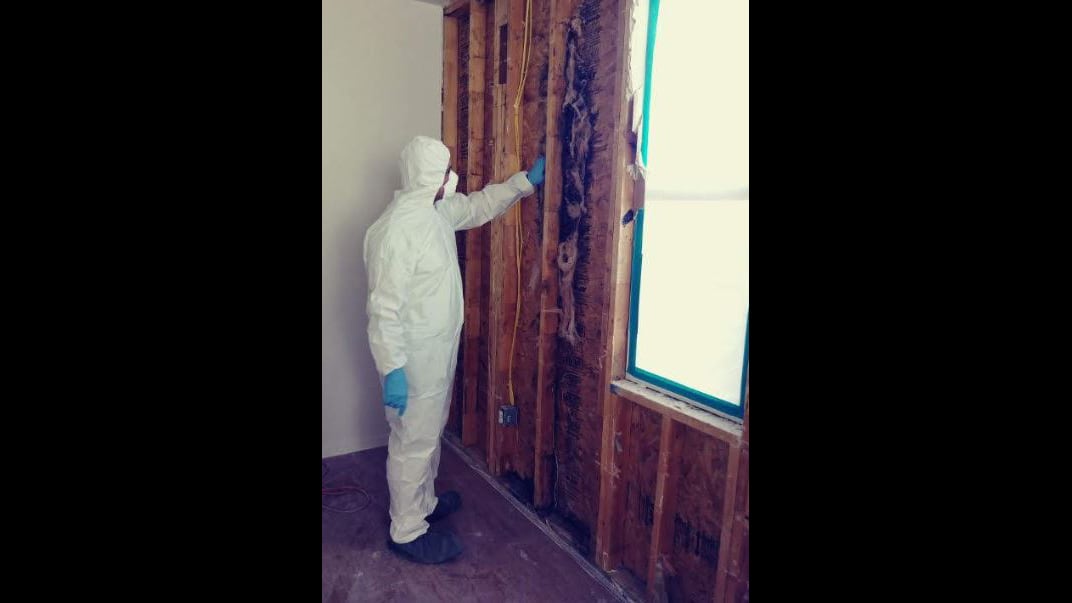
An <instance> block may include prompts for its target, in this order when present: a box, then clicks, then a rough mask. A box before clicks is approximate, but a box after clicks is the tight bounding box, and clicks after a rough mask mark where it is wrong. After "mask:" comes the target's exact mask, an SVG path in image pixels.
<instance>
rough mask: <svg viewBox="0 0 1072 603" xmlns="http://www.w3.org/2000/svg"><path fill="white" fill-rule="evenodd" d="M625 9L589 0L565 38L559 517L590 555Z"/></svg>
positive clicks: (613, 1) (597, 474)
mask: <svg viewBox="0 0 1072 603" xmlns="http://www.w3.org/2000/svg"><path fill="white" fill-rule="evenodd" d="M620 9H621V8H620V3H619V2H618V1H617V0H582V2H580V3H579V6H578V8H577V11H576V13H575V15H574V18H573V19H572V20H571V22H570V27H569V30H568V31H567V37H566V43H567V50H566V61H565V65H566V75H565V81H566V90H565V92H564V95H565V96H564V99H563V103H564V107H563V111H562V131H561V138H562V143H563V147H564V148H563V155H562V168H563V202H562V207H561V211H560V213H559V232H558V239H559V243H560V245H559V255H560V261H559V269H560V271H561V273H560V279H559V296H560V298H561V302H562V310H563V314H562V315H561V316H560V329H559V332H560V334H562V335H564V336H563V337H560V338H559V341H558V352H557V357H556V360H557V364H558V371H559V375H558V388H557V392H556V393H557V400H556V417H557V418H556V420H557V425H556V437H555V452H556V456H557V459H558V470H559V476H558V479H557V486H556V499H557V510H558V511H559V513H561V514H562V515H563V516H564V517H566V518H567V519H568V520H570V521H571V522H572V523H573V525H574V526H575V528H576V530H577V532H578V534H577V536H578V539H579V540H582V541H584V542H587V546H585V547H583V549H584V551H585V552H586V554H591V553H592V552H593V551H594V547H595V541H594V536H595V527H596V521H597V518H598V510H599V483H600V472H599V467H600V465H599V459H600V446H601V442H602V439H601V433H602V427H603V409H602V408H601V407H600V396H599V391H600V384H599V379H600V367H601V363H602V361H603V350H602V349H601V344H602V338H601V329H602V318H603V311H604V301H605V287H604V271H603V265H604V264H605V262H606V259H605V251H606V235H605V231H606V226H607V223H608V220H610V219H611V218H612V217H611V216H610V212H609V209H610V208H609V202H610V197H611V195H612V191H613V182H612V178H611V159H612V157H611V149H610V148H609V146H608V143H609V142H610V141H611V139H612V133H613V128H614V120H613V112H612V111H606V112H601V110H600V108H601V107H608V108H609V107H612V106H613V104H614V90H615V77H616V74H617V72H616V63H617V61H616V58H615V57H616V50H617V39H618V36H617V31H616V27H617V23H618V11H619V10H620ZM563 255H565V257H562V256H563ZM563 265H565V267H566V270H563ZM570 325H572V328H571V327H570ZM563 329H565V330H563Z"/></svg>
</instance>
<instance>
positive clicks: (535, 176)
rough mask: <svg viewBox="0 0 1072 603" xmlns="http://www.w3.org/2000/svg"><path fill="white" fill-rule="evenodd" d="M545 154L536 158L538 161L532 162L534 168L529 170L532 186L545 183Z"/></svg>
mask: <svg viewBox="0 0 1072 603" xmlns="http://www.w3.org/2000/svg"><path fill="white" fill-rule="evenodd" d="M543 164H544V159H543V155H540V156H539V157H537V158H536V161H534V162H532V169H531V170H529V173H528V178H529V182H531V183H532V186H538V185H540V184H543Z"/></svg>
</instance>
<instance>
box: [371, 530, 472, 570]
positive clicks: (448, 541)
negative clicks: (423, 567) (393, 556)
mask: <svg viewBox="0 0 1072 603" xmlns="http://www.w3.org/2000/svg"><path fill="white" fill-rule="evenodd" d="M387 547H388V548H390V549H391V550H392V551H394V552H396V553H398V554H399V555H401V556H402V557H405V558H406V559H409V560H410V561H413V562H415V563H429V564H434V563H443V562H446V561H450V560H451V559H453V558H455V557H457V556H458V555H461V554H462V545H461V543H459V542H458V539H457V538H455V537H454V534H452V533H450V532H426V533H424V534H422V535H421V536H419V537H417V539H416V540H414V541H413V542H407V543H405V544H398V543H397V542H395V541H393V540H391V539H388V540H387Z"/></svg>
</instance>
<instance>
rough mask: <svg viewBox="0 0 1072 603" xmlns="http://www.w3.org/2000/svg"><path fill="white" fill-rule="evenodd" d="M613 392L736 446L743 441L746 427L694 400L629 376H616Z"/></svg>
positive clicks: (612, 384)
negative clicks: (700, 405)
mask: <svg viewBox="0 0 1072 603" xmlns="http://www.w3.org/2000/svg"><path fill="white" fill-rule="evenodd" d="M610 393H612V394H614V395H616V396H619V397H622V398H625V399H626V400H629V401H631V402H634V403H636V404H639V405H641V406H643V407H645V408H647V409H650V410H653V411H655V412H657V413H659V414H660V415H667V416H669V417H670V418H672V419H674V420H675V421H677V422H679V423H684V424H685V425H688V426H689V427H691V428H693V429H695V430H697V431H700V432H703V433H705V434H707V435H710V436H713V437H715V438H718V439H720V440H722V441H723V442H726V443H727V444H730V445H731V446H737V445H740V443H741V434H742V433H743V431H744V429H743V427H742V426H741V425H740V424H739V423H736V422H734V421H731V420H729V419H727V418H725V417H723V416H721V415H718V414H715V413H714V412H711V411H707V410H704V409H702V408H700V407H699V406H696V405H695V404H693V403H691V402H686V401H684V400H681V399H679V398H675V397H673V396H669V395H667V394H665V393H663V392H661V391H658V390H655V389H652V388H651V387H648V386H647V385H644V384H643V383H638V382H636V381H631V380H629V379H616V380H614V381H611V383H610Z"/></svg>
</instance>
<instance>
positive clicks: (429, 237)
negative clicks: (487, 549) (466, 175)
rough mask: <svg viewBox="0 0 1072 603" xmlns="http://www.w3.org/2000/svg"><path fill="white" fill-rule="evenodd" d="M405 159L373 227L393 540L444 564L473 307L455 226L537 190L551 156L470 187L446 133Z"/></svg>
mask: <svg viewBox="0 0 1072 603" xmlns="http://www.w3.org/2000/svg"><path fill="white" fill-rule="evenodd" d="M401 168H402V190H399V191H395V196H394V200H393V201H391V202H390V203H389V204H388V205H387V208H386V209H385V210H384V212H383V215H381V216H380V218H379V219H378V220H376V222H375V223H374V224H373V225H372V226H371V227H369V229H368V232H367V233H366V235H365V267H366V269H367V270H368V281H369V298H368V317H369V327H368V334H369V346H370V347H371V348H372V356H373V358H374V360H375V362H376V369H377V371H378V372H379V373H380V376H381V378H382V379H383V399H384V405H385V407H386V408H385V411H386V414H387V422H388V424H389V425H390V427H391V436H390V439H389V440H388V444H387V485H388V488H389V490H390V494H391V509H390V515H391V536H390V540H389V541H388V546H389V547H390V548H391V549H392V550H394V551H395V552H396V553H399V554H400V555H402V556H404V557H406V558H408V559H410V560H412V561H417V562H420V563H442V562H444V561H447V560H450V559H452V558H454V557H456V556H457V555H459V554H460V553H461V552H462V547H461V544H460V543H459V542H458V540H457V538H456V537H455V536H454V535H453V534H452V533H450V532H449V531H439V530H436V531H429V524H428V522H429V521H436V520H439V519H442V518H443V517H446V516H447V515H449V514H450V513H452V512H453V511H455V510H457V509H458V508H460V507H461V497H460V496H459V495H458V494H457V493H456V492H446V493H444V494H442V495H440V496H439V497H437V496H436V494H435V477H436V472H437V471H438V469H439V451H440V437H441V436H442V434H443V428H444V427H445V426H446V423H447V415H448V414H449V410H450V394H451V386H452V384H453V381H454V369H455V364H456V362H457V355H458V341H459V338H460V336H461V331H462V316H463V313H464V311H463V310H464V309H463V297H462V280H461V271H460V270H459V267H458V249H457V245H456V243H455V239H454V231H456V230H464V229H469V228H476V227H478V226H481V225H482V224H485V223H487V222H489V221H491V220H492V219H494V218H495V217H497V216H499V215H500V214H502V213H503V212H505V211H506V210H507V209H509V208H510V207H511V206H512V205H513V204H514V203H515V202H516V201H517V200H518V199H520V198H522V197H526V196H528V195H531V194H532V193H533V192H534V190H535V189H534V188H533V187H534V186H535V185H538V184H541V183H542V182H543V169H544V159H543V157H540V158H538V159H537V160H536V162H535V163H534V164H533V167H532V169H530V170H528V171H527V172H518V173H517V174H514V175H513V176H511V177H510V178H509V179H508V180H507V181H506V182H504V183H502V184H491V185H489V186H487V187H485V188H484V190H482V191H480V192H476V193H472V194H470V195H468V196H467V195H464V194H461V193H455V192H454V187H455V186H457V183H458V176H457V174H455V173H454V172H453V171H451V170H450V151H449V150H448V149H447V147H446V146H445V145H444V144H443V143H442V142H440V141H438V140H435V139H433V138H428V137H425V136H418V137H416V138H414V139H413V140H412V141H411V142H410V143H409V144H407V145H406V148H405V149H403V151H402V156H401Z"/></svg>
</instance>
